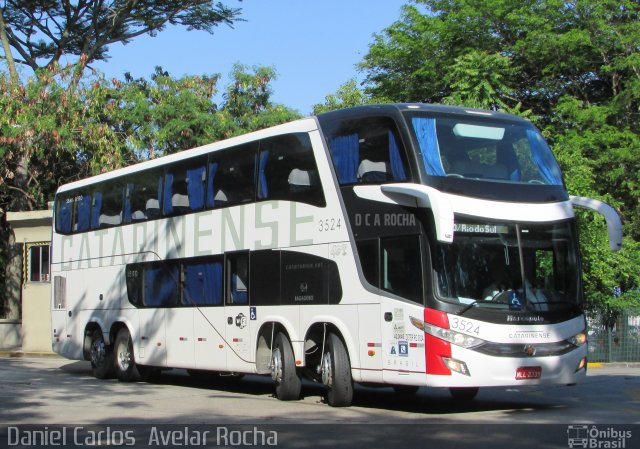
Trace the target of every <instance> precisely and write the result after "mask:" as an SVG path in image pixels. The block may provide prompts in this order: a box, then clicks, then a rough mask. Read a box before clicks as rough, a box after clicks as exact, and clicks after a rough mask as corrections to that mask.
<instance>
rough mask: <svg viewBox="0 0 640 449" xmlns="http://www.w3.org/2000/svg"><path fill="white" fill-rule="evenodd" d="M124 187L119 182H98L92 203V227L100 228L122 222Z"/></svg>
mask: <svg viewBox="0 0 640 449" xmlns="http://www.w3.org/2000/svg"><path fill="white" fill-rule="evenodd" d="M122 199H123V189H122V186H121V185H120V184H119V183H115V182H106V183H102V184H98V186H97V187H96V190H95V192H94V193H93V203H92V205H91V228H92V229H99V228H106V227H110V226H117V225H119V224H121V223H122V211H123V201H122Z"/></svg>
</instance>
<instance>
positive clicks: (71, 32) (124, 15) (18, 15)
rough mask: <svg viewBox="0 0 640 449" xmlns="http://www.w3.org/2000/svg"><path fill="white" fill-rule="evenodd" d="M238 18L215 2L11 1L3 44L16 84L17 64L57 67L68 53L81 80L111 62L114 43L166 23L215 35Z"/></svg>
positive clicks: (0, 13) (1, 15)
mask: <svg viewBox="0 0 640 449" xmlns="http://www.w3.org/2000/svg"><path fill="white" fill-rule="evenodd" d="M240 1H241V0H240ZM239 15H240V9H237V8H229V7H228V6H225V5H223V4H222V3H220V2H217V3H214V2H213V1H211V0H179V1H176V0H162V1H159V0H106V1H105V0H79V1H71V0H35V1H34V0H6V1H5V4H4V7H2V8H1V9H0V40H1V41H2V44H3V50H4V55H5V59H6V61H7V64H8V66H9V71H10V73H11V76H12V79H13V81H14V82H17V71H16V69H15V65H14V64H15V63H18V64H23V65H26V66H28V67H30V68H31V69H32V70H33V71H34V72H35V71H36V70H37V69H39V68H43V67H52V66H53V65H55V64H58V63H59V62H60V58H62V56H64V55H67V56H75V57H77V58H78V59H77V71H76V74H75V77H74V80H75V82H77V81H78V80H79V79H80V77H81V76H82V73H83V70H84V68H85V67H86V66H87V65H88V64H90V63H91V62H93V61H100V60H105V59H107V57H108V49H109V45H111V44H115V43H118V42H121V43H123V44H126V43H128V42H130V41H131V40H132V39H134V38H135V37H137V36H140V35H142V34H150V35H151V36H155V35H156V34H157V33H158V32H160V31H162V30H163V29H164V28H165V27H166V26H167V25H179V26H185V27H187V29H189V30H203V31H207V32H209V33H213V30H214V28H215V27H216V26H218V25H219V24H226V25H229V26H231V25H233V23H234V22H235V21H237V20H240V19H239ZM12 51H15V56H17V58H15V62H14V55H13V54H12Z"/></svg>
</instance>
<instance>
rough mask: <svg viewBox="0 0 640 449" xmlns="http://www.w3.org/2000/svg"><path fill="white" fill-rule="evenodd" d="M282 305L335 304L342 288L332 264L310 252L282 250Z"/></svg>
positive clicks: (338, 300) (340, 295) (335, 268)
mask: <svg viewBox="0 0 640 449" xmlns="http://www.w3.org/2000/svg"><path fill="white" fill-rule="evenodd" d="M281 279H282V304H296V305H305V304H328V303H329V302H331V303H338V302H340V299H341V298H342V287H341V284H340V278H339V276H338V270H337V267H336V266H335V263H334V262H332V261H329V260H327V259H323V258H321V257H318V256H314V255H311V254H304V253H297V252H293V251H283V252H282V264H281Z"/></svg>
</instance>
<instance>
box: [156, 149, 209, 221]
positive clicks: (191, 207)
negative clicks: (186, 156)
mask: <svg viewBox="0 0 640 449" xmlns="http://www.w3.org/2000/svg"><path fill="white" fill-rule="evenodd" d="M206 171H207V163H206V159H205V158H199V159H196V160H190V161H187V162H180V163H176V164H172V165H170V166H168V167H167V169H166V174H165V177H164V195H163V202H162V208H163V212H164V215H181V214H186V213H189V212H193V211H198V210H201V209H203V208H204V201H205V187H206V181H207V173H206Z"/></svg>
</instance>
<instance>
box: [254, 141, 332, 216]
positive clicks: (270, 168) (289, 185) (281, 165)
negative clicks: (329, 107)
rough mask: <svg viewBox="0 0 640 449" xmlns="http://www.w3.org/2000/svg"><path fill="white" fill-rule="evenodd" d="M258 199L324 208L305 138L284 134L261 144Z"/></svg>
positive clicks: (310, 151) (310, 148)
mask: <svg viewBox="0 0 640 449" xmlns="http://www.w3.org/2000/svg"><path fill="white" fill-rule="evenodd" d="M258 198H259V199H270V200H272V199H273V200H289V201H298V202H303V203H308V204H312V205H315V206H320V207H324V205H325V201H324V195H323V193H322V186H321V184H320V178H319V176H318V168H317V166H316V163H315V158H314V155H313V148H312V147H311V141H310V139H309V135H308V134H305V133H296V134H287V135H283V136H277V137H273V138H270V139H265V140H263V141H261V142H260V158H259V175H258Z"/></svg>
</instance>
